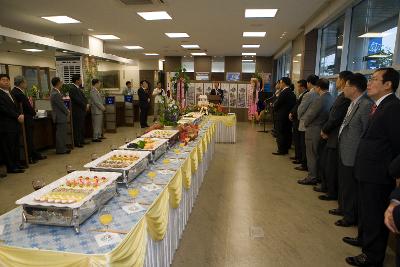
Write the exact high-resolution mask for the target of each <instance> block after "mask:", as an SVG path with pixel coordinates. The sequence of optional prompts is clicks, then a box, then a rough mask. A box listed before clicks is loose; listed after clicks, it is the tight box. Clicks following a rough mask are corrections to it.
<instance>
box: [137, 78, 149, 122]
mask: <svg viewBox="0 0 400 267" xmlns="http://www.w3.org/2000/svg"><path fill="white" fill-rule="evenodd" d="M148 87H149V85H148V83H147V81H144V80H143V81H141V82H140V88H139V90H138V96H139V108H140V126H141V127H142V128H146V127H149V125H148V124H147V112H148V110H149V106H150V95H149V90H148Z"/></svg>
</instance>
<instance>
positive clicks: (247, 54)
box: [242, 53, 257, 56]
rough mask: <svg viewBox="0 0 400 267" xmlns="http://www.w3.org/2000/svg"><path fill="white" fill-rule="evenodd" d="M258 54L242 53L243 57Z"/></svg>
mask: <svg viewBox="0 0 400 267" xmlns="http://www.w3.org/2000/svg"><path fill="white" fill-rule="evenodd" d="M255 55H257V53H242V56H255Z"/></svg>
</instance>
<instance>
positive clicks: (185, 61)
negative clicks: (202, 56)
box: [182, 57, 194, 72]
mask: <svg viewBox="0 0 400 267" xmlns="http://www.w3.org/2000/svg"><path fill="white" fill-rule="evenodd" d="M182 68H184V69H186V72H194V58H193V57H183V58H182Z"/></svg>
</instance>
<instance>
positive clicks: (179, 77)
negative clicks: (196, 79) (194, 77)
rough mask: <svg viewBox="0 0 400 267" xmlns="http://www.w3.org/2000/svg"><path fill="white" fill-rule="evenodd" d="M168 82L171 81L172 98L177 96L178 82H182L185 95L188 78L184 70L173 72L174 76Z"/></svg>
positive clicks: (187, 87)
mask: <svg viewBox="0 0 400 267" xmlns="http://www.w3.org/2000/svg"><path fill="white" fill-rule="evenodd" d="M170 80H171V84H172V88H173V96H174V97H175V96H176V94H177V90H178V83H179V82H180V81H182V82H183V86H184V89H185V94H186V92H187V90H188V89H189V84H190V77H189V76H188V75H187V73H186V69H185V68H180V69H178V70H177V71H176V72H175V75H174V76H173V77H171V79H170Z"/></svg>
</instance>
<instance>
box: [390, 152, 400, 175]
mask: <svg viewBox="0 0 400 267" xmlns="http://www.w3.org/2000/svg"><path fill="white" fill-rule="evenodd" d="M389 175H390V176H392V177H394V178H400V154H399V155H397V157H396V158H395V159H394V160H392V163H390V166H389Z"/></svg>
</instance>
